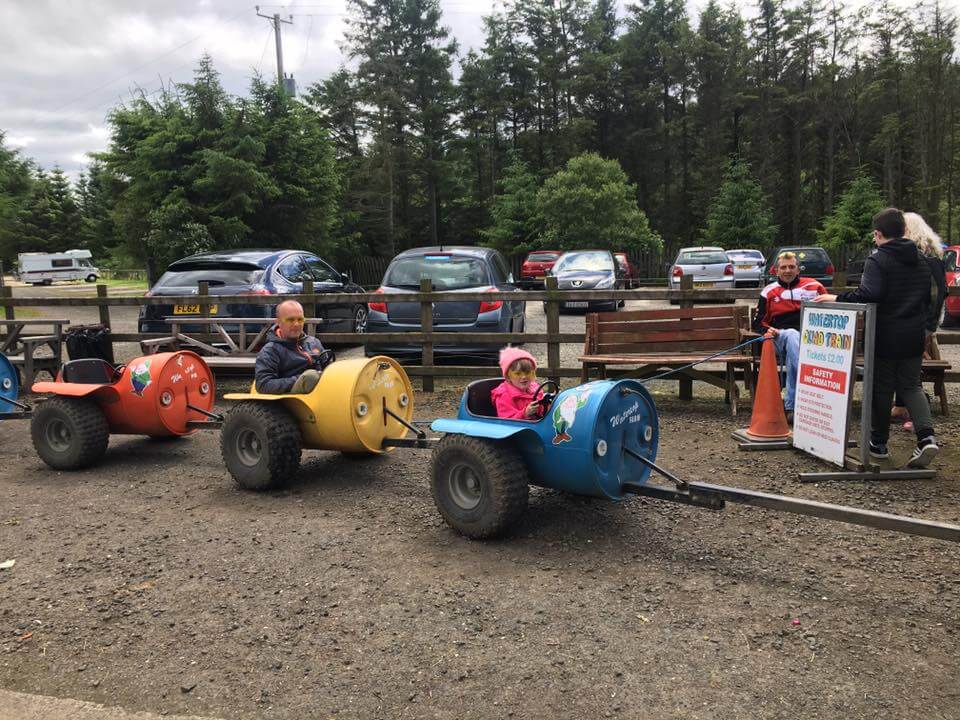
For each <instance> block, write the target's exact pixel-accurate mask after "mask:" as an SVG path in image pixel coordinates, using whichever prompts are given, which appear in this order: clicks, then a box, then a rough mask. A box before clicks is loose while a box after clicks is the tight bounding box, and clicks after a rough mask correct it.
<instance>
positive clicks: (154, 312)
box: [139, 250, 367, 333]
mask: <svg viewBox="0 0 960 720" xmlns="http://www.w3.org/2000/svg"><path fill="white" fill-rule="evenodd" d="M304 280H313V289H314V292H317V293H359V292H363V288H362V287H360V286H359V285H357V284H356V283H353V282H350V280H349V279H348V278H347V276H346V275H344V274H342V273H339V272H337V271H336V270H334V269H333V267H331V266H330V265H329V264H328V263H326V262H324V261H323V260H322V259H321V258H319V257H317V256H316V255H314V254H312V253H308V252H304V251H302V250H221V251H213V252H205V253H199V254H197V255H191V256H190V257H187V258H183V259H182V260H177V261H176V262H175V263H172V264H171V265H170V266H169V267H168V268H167V270H166V272H165V273H164V274H163V275H162V276H161V277H160V279H159V280H157V282H156V283H155V284H154V286H153V287H152V288H150V291H149V292H148V293H147V295H148V296H152V297H162V296H164V295H196V294H197V292H198V286H199V283H200V282H203V281H206V282H207V284H208V285H209V288H210V294H211V295H277V294H284V293H299V292H302V291H303V282H304ZM274 307H275V306H274V305H255V304H253V303H225V304H222V305H211V307H210V317H215V318H234V317H236V318H266V317H272V316H273V313H274ZM199 316H200V306H199V305H194V304H185V305H174V304H170V305H145V306H144V307H142V308H140V321H139V327H140V332H142V333H156V332H160V333H162V332H169V330H170V326H169V325H168V324H167V323H166V322H164V318H167V317H183V318H184V319H188V318H190V317H199ZM317 316H318V317H321V318H324V320H326V323H325V324H324V327H323V329H324V330H326V331H327V332H354V333H364V332H366V330H367V306H366V305H365V304H356V303H353V304H351V303H345V304H343V305H317ZM226 327H227V328H229V327H230V326H229V325H227V326H226ZM184 329H185V330H186V331H187V332H195V331H197V330H199V329H200V328H199V326H195V327H190V326H189V325H185V326H184ZM248 329H250V330H256V329H258V328H255V327H254V326H250V328H248Z"/></svg>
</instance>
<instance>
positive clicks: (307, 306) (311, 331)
mask: <svg viewBox="0 0 960 720" xmlns="http://www.w3.org/2000/svg"><path fill="white" fill-rule="evenodd" d="M303 294H304V295H310V296H311V299H312V298H313V280H304V281H303ZM303 314H304V317H307V318H312V317H316V316H317V304H316V303H315V302H311V301H310V300H308V301H307V302H306V303H304V305H303ZM304 329H305V330H306V331H307V334H308V335H316V334H317V328H316V326H314V325H313V324H312V323H311V324H310V325H308V326H307V327H305V328H304Z"/></svg>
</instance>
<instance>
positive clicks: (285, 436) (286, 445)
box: [220, 401, 303, 491]
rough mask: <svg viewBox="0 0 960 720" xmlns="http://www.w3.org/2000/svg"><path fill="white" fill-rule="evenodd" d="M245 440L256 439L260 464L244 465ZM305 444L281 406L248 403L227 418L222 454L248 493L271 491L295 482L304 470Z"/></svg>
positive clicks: (236, 407) (222, 439)
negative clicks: (241, 444)
mask: <svg viewBox="0 0 960 720" xmlns="http://www.w3.org/2000/svg"><path fill="white" fill-rule="evenodd" d="M241 436H245V437H246V438H249V439H255V440H256V442H257V443H258V446H257V450H256V451H252V450H251V452H252V453H253V455H258V456H259V460H257V461H255V462H251V460H253V457H252V456H248V461H246V462H245V461H244V460H243V458H242V457H241V452H240V450H239V449H238V441H239V440H240V439H241ZM302 447H303V440H302V438H301V437H300V428H299V427H298V426H297V421H296V420H295V419H294V417H293V415H291V414H290V413H289V412H287V411H286V410H285V409H284V408H283V407H281V406H280V405H279V404H277V403H268V402H257V401H247V402H241V403H238V404H237V405H236V406H235V407H234V408H233V409H232V410H230V412H229V413H228V414H227V417H226V419H225V420H224V421H223V429H222V430H221V432H220V454H221V456H222V457H223V463H224V465H226V466H227V470H228V471H229V472H230V475H231V476H232V477H233V480H234V482H236V483H237V485H239V486H240V487H241V488H243V489H244V490H256V491H262V490H271V489H273V488H276V487H279V486H280V485H282V484H283V483H285V482H287V481H288V480H292V479H293V477H294V476H295V475H296V474H297V470H298V469H299V467H300V453H301V450H302Z"/></svg>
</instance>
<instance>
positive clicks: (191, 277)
mask: <svg viewBox="0 0 960 720" xmlns="http://www.w3.org/2000/svg"><path fill="white" fill-rule="evenodd" d="M262 276H263V269H262V268H259V267H255V266H233V267H230V266H227V267H223V266H217V265H208V266H196V265H193V266H190V265H185V266H181V267H178V268H177V267H175V268H171V269H170V270H167V271H166V272H165V273H164V274H163V275H161V276H160V279H159V280H157V284H156V285H154V288H171V287H183V288H185V287H190V288H195V287H197V285H198V284H199V283H200V282H201V281H206V282H208V283H209V284H210V286H211V287H213V286H219V285H256V284H257V282H258V281H259V280H260V278H261V277H262Z"/></svg>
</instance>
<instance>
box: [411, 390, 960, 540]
mask: <svg viewBox="0 0 960 720" xmlns="http://www.w3.org/2000/svg"><path fill="white" fill-rule="evenodd" d="M501 382H503V378H495V379H490V380H478V381H476V382H473V383H471V384H470V385H469V386H468V387H467V389H466V390H465V391H464V393H463V396H462V398H461V400H460V406H459V409H458V412H457V417H456V418H446V419H437V420H434V421H433V423H431V425H430V427H431V429H432V430H433V431H435V432H437V433H443V436H442V437H441V438H439V439H431V441H432V443H433V447H434V450H433V456H432V458H431V466H430V467H431V479H430V482H431V489H432V493H433V499H434V503H435V504H436V506H437V509H438V511H439V512H440V514H441V515H442V516H443V518H444V520H446V522H447V524H448V525H450V527H452V528H454V529H455V530H457V531H458V532H460V533H461V534H463V535H466V536H467V537H470V538H474V539H484V538H493V537H498V536H501V535H504V534H506V533H508V532H509V531H510V530H511V529H513V528H514V527H515V526H516V525H517V524H518V522H519V520H520V519H521V517H522V515H523V513H524V512H525V510H526V508H527V500H528V492H529V491H528V488H529V485H531V484H532V485H538V486H541V487H545V488H553V489H556V490H562V491H565V492H569V493H572V494H575V495H587V496H592V497H599V498H606V499H608V500H613V501H620V500H624V499H626V498H629V497H632V496H635V495H641V496H646V497H652V498H656V499H659V500H667V501H671V502H679V503H684V504H687V505H696V506H699V507H705V508H710V509H713V510H720V509H722V508H723V507H724V505H725V503H726V502H733V503H740V504H745V505H755V506H758V507H765V508H768V509H772V510H778V511H782V512H792V513H798V514H801V515H811V516H815V517H821V518H826V519H830V520H838V521H841V522H847V523H852V524H857V525H864V526H868V527H875V528H881V529H886V530H895V531H897V532H903V533H908V534H913V535H924V536H927V537H934V538H939V539H942V540H950V541H952V542H960V527H958V526H956V525H950V524H947V523H939V522H933V521H928V520H922V519H918V518H910V517H904V516H900V515H891V514H889V513H882V512H874V511H870V510H862V509H859V508H852V507H847V506H842V505H832V504H828V503H820V502H815V501H812V500H804V499H802V498H795V497H788V496H784V495H774V494H770V493H763V492H758V491H755V490H747V489H742V488H733V487H726V486H722V485H714V484H711V483H702V482H693V481H689V482H688V481H685V480H683V479H681V478H679V477H677V476H676V475H674V474H673V473H671V472H670V471H668V470H666V469H665V468H663V467H661V466H660V465H658V464H657V462H656V456H657V448H658V445H659V442H660V429H659V421H658V415H657V409H656V405H655V404H654V401H653V398H652V396H651V395H650V393H649V392H648V391H647V389H646V388H645V387H644V385H643V383H642V382H641V381H638V380H629V379H624V380H597V381H594V382H590V383H586V384H584V385H579V386H577V387H572V388H568V389H566V390H563V391H562V392H557V391H558V387H557V386H556V385H555V384H554V383H552V382H548V383H544V384H543V386H541V396H540V398H539V401H540V402H541V403H543V405H544V406H545V413H544V416H543V417H542V418H541V419H540V420H513V419H502V418H498V417H497V416H496V410H495V408H494V406H493V403H492V401H491V398H490V391H491V390H492V389H493V388H494V387H496V386H497V385H499V384H500V383H501ZM548 390H552V392H551V391H548ZM397 444H411V441H398V443H397ZM421 446H422V445H421ZM652 473H656V474H657V475H659V476H661V477H663V478H664V479H666V480H667V481H668V483H667V484H658V483H653V482H650V478H651V475H652Z"/></svg>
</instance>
